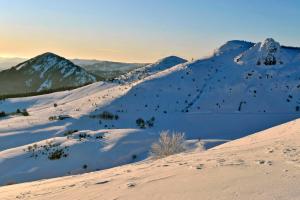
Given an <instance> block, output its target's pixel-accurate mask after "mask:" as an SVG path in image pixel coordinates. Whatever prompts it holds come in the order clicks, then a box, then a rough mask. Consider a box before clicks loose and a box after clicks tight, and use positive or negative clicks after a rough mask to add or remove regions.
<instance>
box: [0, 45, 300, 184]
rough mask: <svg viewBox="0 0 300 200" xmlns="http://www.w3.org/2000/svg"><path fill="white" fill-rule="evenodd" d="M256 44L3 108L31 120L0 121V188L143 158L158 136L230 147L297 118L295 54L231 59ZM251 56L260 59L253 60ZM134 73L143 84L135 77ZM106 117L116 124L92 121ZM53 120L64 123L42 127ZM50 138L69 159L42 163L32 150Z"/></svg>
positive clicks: (227, 48) (43, 156) (15, 101)
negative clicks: (270, 59) (173, 134)
mask: <svg viewBox="0 0 300 200" xmlns="http://www.w3.org/2000/svg"><path fill="white" fill-rule="evenodd" d="M263 43H266V42H263ZM254 46H255V44H253V43H250V42H244V41H230V42H227V43H226V44H224V45H223V46H222V47H220V48H219V49H218V50H216V51H215V53H214V55H213V56H211V57H209V58H206V59H201V60H196V61H194V62H185V61H183V60H181V61H180V59H178V60H179V62H175V64H174V62H171V63H172V64H171V65H167V66H166V67H159V65H152V67H150V68H149V69H147V70H145V71H146V73H143V72H144V71H143V72H142V73H136V74H137V76H135V73H134V74H133V75H132V76H128V77H133V78H128V79H127V78H124V79H122V80H123V82H122V84H121V85H120V84H117V83H94V84H92V85H89V86H85V87H83V88H79V89H76V90H73V91H66V92H59V93H55V94H49V95H43V96H37V97H29V98H19V99H8V100H5V101H1V102H0V111H1V110H4V111H6V112H14V111H15V110H16V109H17V108H19V109H25V108H26V109H27V110H28V112H29V114H30V116H28V117H24V116H19V115H10V116H9V117H6V118H0V144H1V145H0V151H1V152H0V171H1V170H6V169H9V168H10V167H12V166H16V165H17V166H18V167H17V168H16V169H15V170H11V172H10V173H8V174H6V175H0V184H5V183H7V182H10V181H11V182H14V181H15V182H23V181H28V180H36V179H41V178H48V177H57V176H62V175H67V174H69V173H71V174H77V173H81V172H83V171H85V170H88V171H93V170H96V169H105V168H108V167H112V166H117V165H120V164H124V163H130V162H133V161H137V160H142V159H144V158H146V157H147V155H148V151H149V147H150V145H151V143H152V142H153V141H155V140H156V139H157V138H158V134H159V132H160V131H161V130H167V129H169V130H174V131H182V132H185V133H186V137H187V139H190V140H193V141H198V139H202V140H203V139H204V140H206V141H207V140H208V141H210V140H219V139H220V140H232V139H237V138H240V137H243V136H246V135H249V134H251V133H254V132H257V131H260V130H263V129H266V128H269V127H272V126H275V125H278V124H281V123H284V122H287V121H290V120H293V119H295V118H298V117H299V116H300V113H299V110H300V109H299V108H298V106H299V98H300V97H299V92H298V90H299V89H300V87H299V86H298V85H299V84H300V82H299V78H300V73H299V72H300V71H299V69H298V67H300V66H299V54H300V51H299V49H297V48H288V47H282V46H281V47H280V54H279V56H280V55H285V54H287V55H288V56H289V60H287V61H286V60H285V59H283V60H285V62H284V63H282V64H279V65H277V64H276V65H266V66H263V65H257V63H256V62H254V64H253V62H243V63H239V62H237V60H236V58H237V57H238V56H240V55H246V54H247V53H246V52H248V51H251V52H252V51H253V47H254ZM251 55H257V57H256V59H261V54H260V53H255V52H252V53H251ZM264 55H265V54H264ZM266 55H267V54H266ZM276 56H277V54H276ZM252 58H253V56H251V59H252ZM254 58H255V56H254ZM276 58H277V57H276ZM256 59H255V60H256ZM167 60H168V58H167ZM171 60H173V59H171ZM175 60H177V59H175ZM158 63H161V61H160V62H158ZM149 71H150V73H148V72H149ZM140 74H142V78H136V77H140ZM139 79H140V80H139ZM54 104H57V105H56V106H54ZM104 111H109V112H110V113H112V114H113V115H118V119H117V120H116V119H114V120H103V119H100V118H99V116H100V115H101V113H103V112H104ZM60 115H69V116H70V118H68V119H65V120H58V121H57V120H54V121H53V120H52V121H50V120H49V117H51V116H60ZM152 117H154V118H155V120H154V126H153V127H148V126H146V128H145V129H140V128H139V127H138V126H137V124H136V120H137V119H138V118H143V119H144V120H145V121H147V120H149V119H151V118H152ZM71 132H74V133H71ZM69 134H70V135H69ZM103 134H104V136H103ZM100 136H101V137H100ZM80 139H81V140H80ZM52 140H54V141H52ZM49 141H52V142H50V143H55V144H57V145H54V147H53V149H52V150H54V151H55V150H61V148H65V147H66V149H67V150H66V151H67V152H66V154H67V157H63V158H61V159H59V160H54V161H53V160H49V159H48V156H49V152H44V151H42V150H40V146H43V145H47V144H48V143H49ZM35 144H36V145H35ZM87 144H88V145H87ZM214 145H216V144H210V143H207V144H206V146H207V147H211V146H214ZM29 146H31V147H29ZM34 146H35V147H36V149H38V150H40V154H39V155H38V157H37V158H35V157H30V155H31V152H28V151H26V149H28V147H29V148H30V149H31V148H32V147H34ZM87 146H88V147H87ZM195 146H197V145H195ZM51 147H52V145H51ZM42 148H43V147H42ZM57 148H58V149H57ZM24 149H25V150H24ZM43 152H44V154H43ZM92 152H97V153H94V154H93V153H92ZM50 153H51V152H50ZM87 155H88V156H87ZM83 157H84V159H83ZM133 158H134V159H133ZM82 159H83V160H82ZM46 160H47V162H46ZM101 161H103V162H101ZM21 163H22V164H21ZM84 165H87V166H88V167H87V168H84V167H83V166H84ZM54 166H55V167H56V169H57V170H56V171H55V173H53V174H48V175H47V173H45V171H47V170H48V169H50V168H53V167H54ZM83 169H84V170H83ZM18 177H19V178H18Z"/></svg>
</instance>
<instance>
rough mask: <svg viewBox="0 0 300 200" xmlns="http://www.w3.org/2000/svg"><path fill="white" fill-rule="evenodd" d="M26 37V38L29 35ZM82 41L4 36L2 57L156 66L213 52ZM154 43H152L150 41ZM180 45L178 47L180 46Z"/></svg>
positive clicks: (160, 43)
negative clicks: (162, 60)
mask: <svg viewBox="0 0 300 200" xmlns="http://www.w3.org/2000/svg"><path fill="white" fill-rule="evenodd" d="M26 35H27V34H26ZM100 37H101V36H99V38H97V39H95V38H93V39H89V38H88V37H86V38H83V39H80V38H78V36H76V37H75V36H71V37H68V38H65V37H63V36H60V35H58V34H48V33H33V34H32V35H31V36H30V37H26V36H25V35H22V34H3V33H2V34H1V32H0V44H1V45H0V57H23V58H31V57H34V56H36V55H39V54H41V53H44V52H53V53H56V54H59V55H61V56H63V57H67V58H81V59H99V60H112V61H123V62H153V61H156V60H157V59H160V58H162V57H166V56H169V55H177V56H181V57H184V58H186V59H191V58H199V57H201V56H204V55H208V54H209V53H211V52H212V51H213V49H204V48H203V47H204V46H205V45H201V44H198V45H199V48H197V46H196V45H197V44H191V42H190V41H188V40H187V41H186V42H183V41H178V42H174V43H173V42H172V41H170V40H169V41H168V40H164V39H163V38H157V39H153V38H149V39H148V40H145V41H142V39H141V38H139V39H138V38H137V40H135V41H134V40H132V38H129V39H128V38H126V37H124V38H120V37H119V38H115V39H114V40H112V39H111V38H106V37H105V35H104V36H103V38H102V39H101V38H100ZM151 40H152V41H151ZM177 45H178V46H177ZM201 47H202V48H201Z"/></svg>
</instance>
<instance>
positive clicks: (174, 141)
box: [150, 131, 185, 158]
mask: <svg viewBox="0 0 300 200" xmlns="http://www.w3.org/2000/svg"><path fill="white" fill-rule="evenodd" d="M184 141H185V139H184V133H180V132H173V133H170V132H169V131H162V132H161V133H160V137H159V140H158V142H156V143H154V144H153V145H152V147H151V152H150V154H151V155H152V156H153V157H156V158H162V157H167V156H170V155H173V154H178V153H181V152H183V151H184V150H185V148H184Z"/></svg>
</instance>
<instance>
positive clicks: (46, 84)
mask: <svg viewBox="0 0 300 200" xmlns="http://www.w3.org/2000/svg"><path fill="white" fill-rule="evenodd" d="M95 81H96V78H95V76H93V75H91V74H90V73H88V72H87V71H86V70H84V69H83V68H81V67H79V66H77V65H75V64H73V63H72V62H71V61H69V60H67V59H65V58H63V57H60V56H58V55H56V54H53V53H44V54H42V55H39V56H37V57H34V58H32V59H30V60H27V61H25V62H23V63H21V64H18V65H17V66H15V67H12V68H10V69H8V70H4V71H1V72H0V95H6V94H19V93H33V92H41V91H43V90H56V89H59V88H70V87H78V86H82V85H85V84H88V83H92V82H95Z"/></svg>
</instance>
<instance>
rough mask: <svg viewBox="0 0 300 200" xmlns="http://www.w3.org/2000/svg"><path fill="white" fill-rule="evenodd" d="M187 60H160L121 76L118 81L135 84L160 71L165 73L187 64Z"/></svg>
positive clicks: (174, 57) (173, 57) (171, 57)
mask: <svg viewBox="0 0 300 200" xmlns="http://www.w3.org/2000/svg"><path fill="white" fill-rule="evenodd" d="M186 62H187V60H185V59H183V58H180V57H177V56H169V57H166V58H163V59H160V60H158V61H157V62H155V63H153V64H150V65H147V66H145V67H141V68H138V69H135V70H133V71H131V72H129V73H127V74H124V75H122V76H120V77H119V78H118V79H117V81H118V82H120V83H128V82H134V81H138V80H142V79H144V78H146V77H148V76H150V75H153V74H156V73H158V72H160V71H164V70H166V69H168V68H171V67H174V66H176V65H179V64H183V63H186Z"/></svg>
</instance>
